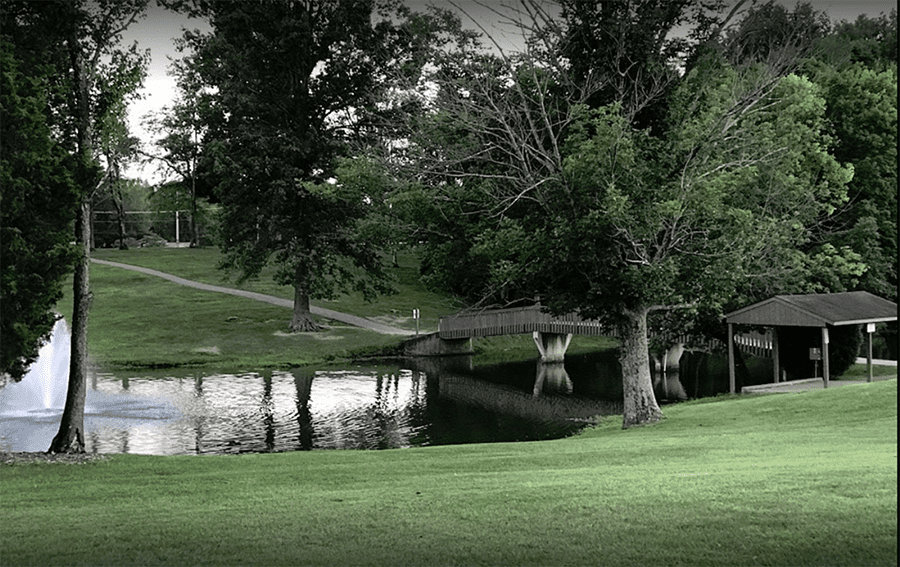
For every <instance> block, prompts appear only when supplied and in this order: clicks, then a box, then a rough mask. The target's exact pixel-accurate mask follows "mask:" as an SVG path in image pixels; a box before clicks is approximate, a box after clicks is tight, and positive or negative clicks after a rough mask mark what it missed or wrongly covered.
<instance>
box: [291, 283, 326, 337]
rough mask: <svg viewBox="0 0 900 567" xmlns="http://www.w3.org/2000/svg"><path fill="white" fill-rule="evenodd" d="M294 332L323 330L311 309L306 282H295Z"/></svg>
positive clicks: (292, 325)
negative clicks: (317, 323)
mask: <svg viewBox="0 0 900 567" xmlns="http://www.w3.org/2000/svg"><path fill="white" fill-rule="evenodd" d="M290 330H291V332H292V333H307V332H315V331H321V330H322V329H321V327H319V326H318V325H316V322H315V321H314V320H313V316H312V312H311V311H310V310H309V294H308V293H307V292H306V286H305V284H294V316H293V317H292V318H291V326H290Z"/></svg>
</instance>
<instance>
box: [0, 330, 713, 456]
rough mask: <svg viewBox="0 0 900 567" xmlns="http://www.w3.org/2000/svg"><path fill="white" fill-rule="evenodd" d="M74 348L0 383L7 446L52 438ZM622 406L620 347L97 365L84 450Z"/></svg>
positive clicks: (291, 445)
mask: <svg viewBox="0 0 900 567" xmlns="http://www.w3.org/2000/svg"><path fill="white" fill-rule="evenodd" d="M67 344H68V330H67V329H66V327H65V323H64V322H60V323H58V326H57V328H56V330H55V332H54V340H53V341H51V342H50V343H49V344H48V345H46V346H45V347H44V349H43V350H42V353H41V354H42V356H41V358H40V359H39V360H38V362H37V363H35V365H34V367H33V368H32V369H31V371H30V372H29V374H28V375H27V376H26V377H25V378H24V379H23V380H22V381H21V382H19V383H10V384H7V385H5V386H4V387H3V388H2V389H0V450H3V451H44V450H46V449H47V447H49V445H50V441H51V440H52V438H53V436H54V435H55V434H56V431H57V429H58V427H59V418H60V415H61V413H62V409H61V408H62V406H63V404H64V401H65V376H66V373H67V359H68V347H67ZM694 366H696V365H694ZM694 366H692V367H691V368H693V367H694ZM695 374H696V373H695ZM725 379H726V380H727V376H726V377H725ZM718 382H719V386H718V388H719V389H721V382H722V381H721V379H719V380H718ZM698 384H699V381H698ZM691 385H693V384H690V385H689V386H691ZM725 387H726V388H727V382H725ZM689 393H690V394H691V395H694V394H699V393H700V392H698V391H694V392H687V391H686V390H685V388H684V387H683V386H682V385H681V382H680V381H679V376H678V375H677V374H675V375H670V376H667V377H666V380H662V379H659V380H657V396H658V398H660V399H665V398H669V399H679V398H685V397H688V394H689ZM621 413H622V385H621V370H620V368H619V365H618V361H617V360H616V355H615V353H614V352H601V353H597V354H591V355H581V356H568V357H566V361H565V364H554V365H546V364H542V363H540V362H538V361H537V360H535V361H529V362H520V363H511V364H498V365H492V366H483V367H473V366H472V359H471V357H452V358H449V357H448V358H440V359H437V358H418V359H407V360H402V361H394V362H386V363H381V364H368V365H356V366H350V367H344V368H335V367H323V368H308V367H303V368H296V369H293V370H289V371H278V370H276V371H261V372H229V373H221V372H219V373H214V372H209V371H197V370H190V369H176V370H161V371H116V372H115V373H111V372H107V371H104V370H103V369H95V370H94V371H92V373H91V374H90V377H89V388H88V396H87V402H86V404H85V430H86V439H85V442H86V445H87V450H88V451H89V452H98V453H141V454H155V455H183V454H228V453H247V452H278V451H297V450H311V449H387V448H401V447H414V446H426V445H448V444H462V443H495V442H513V441H531V440H540V439H554V438H561V437H566V436H569V435H572V434H574V433H576V432H578V431H580V430H581V429H583V428H584V427H585V426H587V425H588V424H590V423H594V420H595V417H596V416H606V415H616V414H621Z"/></svg>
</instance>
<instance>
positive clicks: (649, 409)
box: [619, 308, 663, 428]
mask: <svg viewBox="0 0 900 567" xmlns="http://www.w3.org/2000/svg"><path fill="white" fill-rule="evenodd" d="M647 312H648V310H647V309H644V308H639V309H636V310H634V311H628V312H626V314H625V320H624V321H623V322H622V323H621V324H620V325H619V339H620V340H621V341H622V351H621V355H620V356H619V362H621V364H622V386H623V390H624V392H625V399H624V402H625V412H624V416H623V420H622V427H623V428H628V427H633V426H635V425H646V424H649V423H656V422H657V421H659V420H660V419H662V417H663V415H662V411H661V410H660V409H659V404H657V403H656V396H655V395H654V394H653V379H652V376H651V374H650V351H649V342H648V340H647Z"/></svg>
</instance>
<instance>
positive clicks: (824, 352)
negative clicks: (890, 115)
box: [822, 327, 829, 388]
mask: <svg viewBox="0 0 900 567" xmlns="http://www.w3.org/2000/svg"><path fill="white" fill-rule="evenodd" d="M828 373H829V364H828V327H822V378H823V379H824V380H825V383H824V387H825V388H827V387H828V378H829V374H828Z"/></svg>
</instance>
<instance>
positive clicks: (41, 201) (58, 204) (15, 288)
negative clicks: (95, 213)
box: [0, 14, 76, 380]
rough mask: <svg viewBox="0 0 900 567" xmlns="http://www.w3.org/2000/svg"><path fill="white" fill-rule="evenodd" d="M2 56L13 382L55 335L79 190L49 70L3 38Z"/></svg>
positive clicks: (1, 325) (5, 361)
mask: <svg viewBox="0 0 900 567" xmlns="http://www.w3.org/2000/svg"><path fill="white" fill-rule="evenodd" d="M4 16H6V14H4ZM4 19H5V18H4ZM3 29H4V30H5V29H6V26H3ZM0 57H2V62H0V70H2V71H0V80H2V83H0V141H2V142H0V143H2V151H0V185H2V187H3V193H2V195H0V266H2V277H0V283H2V287H0V289H2V300H0V343H2V345H3V348H2V349H0V373H2V374H9V375H10V376H12V377H13V379H16V380H17V379H20V378H21V377H22V376H23V375H24V374H25V372H26V371H27V369H28V367H29V366H30V365H31V363H32V362H34V360H35V359H36V358H37V353H38V350H39V348H40V347H41V345H42V343H43V342H44V341H45V340H46V339H47V338H48V335H49V333H50V331H51V330H52V329H53V324H54V322H55V320H56V317H57V316H56V314H55V313H54V311H53V309H54V307H55V305H56V303H57V301H59V299H60V298H61V297H62V284H63V281H64V279H65V277H66V276H67V275H68V274H69V273H70V272H71V269H72V262H73V260H74V258H75V249H74V247H73V246H72V245H71V244H70V243H71V240H72V222H73V221H74V218H75V213H74V210H75V202H76V187H75V182H74V179H73V178H72V175H71V172H70V167H71V162H70V159H69V156H67V154H66V152H65V151H64V149H63V148H62V147H61V145H60V144H59V143H57V142H56V141H55V140H54V139H53V136H52V133H51V129H50V125H49V124H48V120H47V98H46V95H45V91H46V88H47V84H48V83H50V81H51V77H50V76H49V75H50V73H51V72H52V71H51V70H50V69H49V68H48V67H34V66H28V65H24V64H23V63H24V61H23V57H22V54H21V53H17V50H16V46H15V45H14V44H13V43H12V41H10V39H8V38H7V37H6V36H3V37H0Z"/></svg>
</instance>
